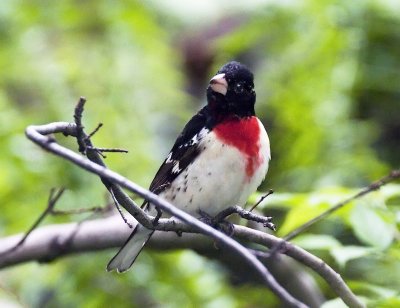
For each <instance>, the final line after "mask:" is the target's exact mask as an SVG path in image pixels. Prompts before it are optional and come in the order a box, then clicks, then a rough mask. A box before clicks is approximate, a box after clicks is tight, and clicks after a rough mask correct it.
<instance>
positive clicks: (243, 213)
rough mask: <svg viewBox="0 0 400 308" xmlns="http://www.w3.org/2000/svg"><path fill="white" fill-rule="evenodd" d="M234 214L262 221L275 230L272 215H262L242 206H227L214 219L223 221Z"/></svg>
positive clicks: (264, 224) (265, 225)
mask: <svg viewBox="0 0 400 308" xmlns="http://www.w3.org/2000/svg"><path fill="white" fill-rule="evenodd" d="M232 214H238V215H239V216H240V217H242V218H244V219H247V220H250V221H255V222H258V223H262V224H263V226H264V227H266V228H269V229H271V230H272V231H275V230H276V228H275V225H274V223H273V222H272V217H269V216H261V215H257V214H254V213H252V212H250V211H247V210H245V209H243V208H241V207H240V206H237V205H236V206H231V207H228V208H226V209H225V210H223V211H221V212H220V213H219V214H217V215H216V216H215V217H214V220H216V221H222V220H224V219H225V218H226V217H228V216H230V215H232Z"/></svg>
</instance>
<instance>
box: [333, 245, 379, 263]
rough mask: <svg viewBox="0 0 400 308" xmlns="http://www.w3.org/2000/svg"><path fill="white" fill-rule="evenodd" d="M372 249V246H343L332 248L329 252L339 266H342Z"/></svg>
mask: <svg viewBox="0 0 400 308" xmlns="http://www.w3.org/2000/svg"><path fill="white" fill-rule="evenodd" d="M374 251H375V249H373V248H367V247H362V246H343V247H337V248H333V249H332V250H331V251H330V254H331V255H332V257H333V258H334V259H335V261H336V262H337V264H338V265H339V266H340V267H344V266H345V265H346V263H347V262H348V261H350V260H354V259H358V258H361V257H365V256H367V255H369V254H371V253H372V252H374Z"/></svg>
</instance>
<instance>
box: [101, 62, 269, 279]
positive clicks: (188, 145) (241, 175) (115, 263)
mask: <svg viewBox="0 0 400 308" xmlns="http://www.w3.org/2000/svg"><path fill="white" fill-rule="evenodd" d="M207 101H208V104H207V106H205V107H203V108H202V109H201V110H200V111H199V112H198V113H197V114H196V115H195V116H194V117H193V118H192V119H191V120H190V121H189V122H188V123H187V124H186V126H185V127H184V129H183V131H182V133H181V134H180V135H179V136H178V139H177V140H176V142H175V144H174V146H173V147H172V150H171V151H170V152H169V154H168V156H167V158H166V159H165V161H164V163H163V164H162V165H161V167H160V169H159V170H158V172H157V174H156V176H155V178H154V180H153V182H152V183H151V185H150V190H151V191H152V192H154V193H156V194H158V195H159V196H160V197H163V198H165V199H166V200H168V201H170V202H171V203H172V204H174V205H175V206H177V207H179V208H180V209H182V210H184V211H186V212H188V213H190V214H192V215H193V216H196V217H199V216H201V215H200V212H202V213H207V214H208V215H210V216H215V215H216V214H218V213H219V212H220V211H222V210H224V209H226V208H227V207H230V206H232V205H244V204H245V202H246V200H247V198H248V197H249V195H250V194H251V193H252V192H254V191H255V190H256V189H257V187H258V186H259V185H260V183H261V182H262V180H263V179H264V177H265V175H266V173H267V170H268V163H269V160H270V158H271V156H270V147H269V139H268V135H267V133H266V131H265V128H264V126H263V125H262V123H261V122H260V120H259V119H258V118H257V117H256V116H255V112H254V104H255V101H256V93H255V92H254V83H253V74H252V73H251V72H250V71H249V70H248V69H247V68H246V67H245V66H244V65H242V64H240V63H238V62H235V61H232V62H229V63H227V64H226V65H224V66H223V67H222V68H221V69H220V70H219V71H218V72H217V74H216V75H215V76H214V77H213V78H212V79H211V81H210V84H209V86H208V88H207ZM144 206H145V207H146V210H148V211H149V212H150V213H152V214H153V215H155V213H156V211H155V208H154V206H152V205H151V204H148V203H146V202H145V203H144ZM153 232H154V231H153V230H150V229H147V228H145V227H143V226H142V225H140V224H138V225H137V226H136V228H135V230H134V231H133V232H132V234H131V236H130V237H129V239H128V240H127V242H126V243H125V245H124V246H123V247H122V248H121V249H120V250H119V252H118V253H117V254H116V256H115V257H114V258H113V259H112V260H111V261H110V262H109V263H108V265H107V270H109V271H110V270H113V269H116V270H117V271H118V272H124V271H126V270H128V269H129V268H130V267H131V265H132V264H133V262H134V261H135V259H136V257H137V256H138V254H139V253H140V251H141V250H142V248H143V246H144V245H145V244H146V242H147V241H148V240H149V238H150V237H151V235H152V234H153Z"/></svg>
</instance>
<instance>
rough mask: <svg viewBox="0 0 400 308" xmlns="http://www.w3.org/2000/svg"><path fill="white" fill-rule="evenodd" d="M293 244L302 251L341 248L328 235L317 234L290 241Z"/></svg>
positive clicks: (336, 241)
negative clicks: (302, 249)
mask: <svg viewBox="0 0 400 308" xmlns="http://www.w3.org/2000/svg"><path fill="white" fill-rule="evenodd" d="M292 242H293V243H294V244H296V245H298V246H300V247H302V248H304V249H309V250H312V249H324V250H330V249H333V248H337V247H341V246H342V245H341V244H340V242H339V241H338V240H337V239H335V238H334V237H332V236H329V235H319V234H305V235H301V236H298V237H297V238H295V239H294V240H293V241H292Z"/></svg>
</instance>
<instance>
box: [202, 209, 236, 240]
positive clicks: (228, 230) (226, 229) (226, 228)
mask: <svg viewBox="0 0 400 308" xmlns="http://www.w3.org/2000/svg"><path fill="white" fill-rule="evenodd" d="M199 214H200V218H199V220H200V221H202V222H204V223H205V224H207V225H209V226H211V227H213V228H215V229H217V230H219V231H221V232H223V233H225V234H226V235H228V236H232V235H233V232H234V225H233V224H232V223H230V222H229V221H226V220H224V219H220V218H218V219H216V217H213V216H211V215H209V214H207V213H206V212H204V211H201V210H199Z"/></svg>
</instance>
